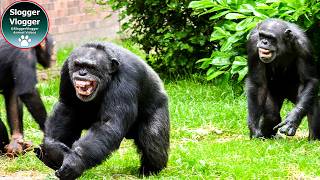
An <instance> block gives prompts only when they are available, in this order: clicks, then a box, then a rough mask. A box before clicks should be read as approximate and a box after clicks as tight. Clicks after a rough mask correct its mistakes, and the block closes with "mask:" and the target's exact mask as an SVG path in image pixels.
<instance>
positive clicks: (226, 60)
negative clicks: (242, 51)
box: [211, 56, 231, 66]
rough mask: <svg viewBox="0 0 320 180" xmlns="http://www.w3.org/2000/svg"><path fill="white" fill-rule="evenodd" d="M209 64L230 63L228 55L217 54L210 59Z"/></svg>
mask: <svg viewBox="0 0 320 180" xmlns="http://www.w3.org/2000/svg"><path fill="white" fill-rule="evenodd" d="M211 64H212V65H215V66H225V65H230V64H231V63H230V60H229V57H219V56H218V57H215V58H213V59H212V61H211Z"/></svg>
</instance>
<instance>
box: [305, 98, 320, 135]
mask: <svg viewBox="0 0 320 180" xmlns="http://www.w3.org/2000/svg"><path fill="white" fill-rule="evenodd" d="M307 118H308V126H309V140H315V139H320V123H319V119H320V109H319V102H318V100H317V101H316V102H315V105H314V106H313V110H312V112H309V113H308V114H307Z"/></svg>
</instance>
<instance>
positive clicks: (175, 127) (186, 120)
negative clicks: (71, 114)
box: [0, 43, 320, 179]
mask: <svg viewBox="0 0 320 180" xmlns="http://www.w3.org/2000/svg"><path fill="white" fill-rule="evenodd" d="M127 45H128V46H130V47H131V46H132V44H130V43H128V44H124V46H127ZM71 49H72V48H66V49H60V50H59V51H58V54H57V56H58V65H59V66H60V65H61V64H62V62H63V60H64V59H65V58H66V56H67V55H68V53H69V52H70V51H71ZM141 56H143V54H142V55H141ZM164 82H165V87H166V90H167V92H168V94H169V97H170V103H169V105H170V118H171V148H170V158H169V162H168V167H167V168H166V169H164V170H163V171H162V172H161V173H160V174H159V175H157V176H151V177H150V179H213V178H222V179H230V178H232V179H274V178H280V179H298V178H302V179H305V178H307V179H309V178H315V177H318V176H319V175H320V169H319V164H320V158H319V152H320V143H319V142H317V141H316V142H308V141H307V134H308V133H307V127H306V120H304V121H303V124H302V125H301V126H300V128H299V130H298V133H297V135H296V136H295V137H290V138H288V137H279V138H277V139H272V140H250V139H249V137H248V128H247V125H246V112H247V108H246V98H245V96H244V95H238V94H239V93H235V91H234V88H232V87H231V86H230V85H228V84H220V85H215V83H208V82H199V81H198V80H195V79H194V78H189V79H186V80H176V81H173V80H164ZM38 88H39V89H40V93H41V95H42V99H43V101H44V102H45V104H46V108H47V110H48V111H49V112H51V110H52V107H53V105H54V103H55V102H56V101H57V99H58V89H59V77H55V78H53V79H52V78H49V80H47V81H41V82H40V83H39V84H38ZM0 106H1V107H2V108H0V114H1V118H2V119H5V118H6V117H5V111H4V103H3V99H1V100H0ZM291 108H292V104H289V103H285V106H284V108H283V110H282V117H284V116H285V114H286V113H287V112H289V110H290V109H291ZM24 124H25V136H26V137H25V139H26V140H31V141H33V143H34V144H35V146H37V145H38V144H39V143H40V142H41V140H42V137H43V134H42V133H41V132H40V131H39V130H38V127H37V124H36V123H35V122H34V121H33V120H32V118H31V116H30V115H29V113H28V112H27V111H26V110H25V118H24ZM138 168H139V155H138V154H137V153H136V149H135V147H134V145H133V143H132V141H130V140H124V141H123V143H122V144H121V147H120V149H119V150H118V151H116V152H115V153H114V154H113V155H112V156H111V157H110V158H109V159H108V160H106V161H105V162H104V163H103V164H101V165H99V166H97V167H95V168H92V169H90V170H88V171H86V172H85V173H84V174H83V176H82V177H81V178H80V179H102V177H104V178H105V179H110V178H114V179H136V178H138V177H137V175H138ZM31 172H32V173H31ZM3 175H6V176H22V177H23V176H31V177H41V178H45V179H52V178H53V177H54V172H53V171H52V170H50V169H49V168H47V167H46V166H45V165H44V164H42V163H41V162H40V161H39V160H38V159H37V158H36V157H35V155H34V154H33V153H32V152H29V153H27V154H26V155H24V156H20V157H18V158H15V159H13V160H10V159H8V158H6V157H1V158H0V176H3Z"/></svg>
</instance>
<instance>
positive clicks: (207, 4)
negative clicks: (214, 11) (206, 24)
mask: <svg viewBox="0 0 320 180" xmlns="http://www.w3.org/2000/svg"><path fill="white" fill-rule="evenodd" d="M214 6H215V3H214V2H213V1H212V0H202V1H191V3H190V4H189V6H188V8H192V9H206V8H211V7H214Z"/></svg>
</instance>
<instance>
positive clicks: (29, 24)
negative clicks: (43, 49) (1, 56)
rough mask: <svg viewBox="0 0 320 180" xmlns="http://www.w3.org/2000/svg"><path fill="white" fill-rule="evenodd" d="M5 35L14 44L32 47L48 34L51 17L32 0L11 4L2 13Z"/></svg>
mask: <svg viewBox="0 0 320 180" xmlns="http://www.w3.org/2000/svg"><path fill="white" fill-rule="evenodd" d="M1 28H2V34H3V37H4V38H5V39H6V40H7V41H8V42H9V43H10V44H12V45H13V46H16V47H18V48H30V47H34V46H36V45H38V44H39V43H40V42H41V41H42V40H43V39H44V38H45V37H46V35H47V33H48V30H49V19H48V15H47V13H46V12H45V11H44V9H43V8H42V7H41V6H39V5H38V4H37V3H35V2H32V1H20V2H15V3H13V4H11V5H10V6H9V7H8V8H7V9H6V10H5V11H4V13H3V14H2V19H1Z"/></svg>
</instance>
